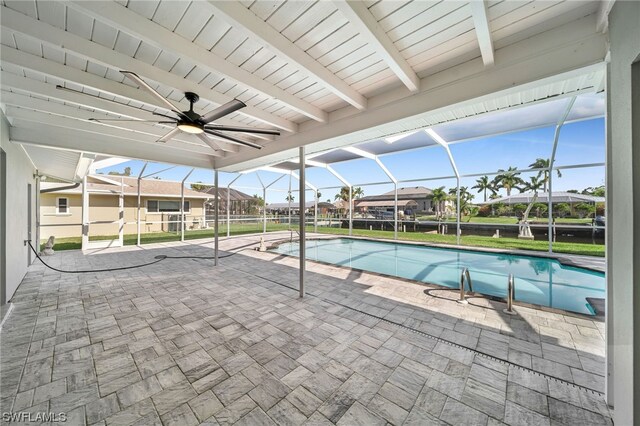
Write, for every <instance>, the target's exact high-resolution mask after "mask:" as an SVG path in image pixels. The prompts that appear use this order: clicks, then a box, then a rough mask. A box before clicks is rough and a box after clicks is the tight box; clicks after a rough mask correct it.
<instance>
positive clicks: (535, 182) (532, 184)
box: [522, 176, 544, 223]
mask: <svg viewBox="0 0 640 426" xmlns="http://www.w3.org/2000/svg"><path fill="white" fill-rule="evenodd" d="M530 179H531V180H530V181H529V182H525V183H524V185H523V186H522V192H525V191H531V192H533V198H532V199H531V201H530V202H529V205H528V206H527V209H526V210H525V211H524V214H523V215H522V222H523V223H524V222H526V221H527V219H529V213H530V212H531V209H532V208H533V205H534V204H535V203H536V201H538V191H540V189H541V188H543V187H544V180H540V176H531V178H530Z"/></svg>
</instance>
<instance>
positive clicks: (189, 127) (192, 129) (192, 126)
mask: <svg viewBox="0 0 640 426" xmlns="http://www.w3.org/2000/svg"><path fill="white" fill-rule="evenodd" d="M178 129H180V130H182V131H183V132H186V133H191V134H192V135H199V134H200V133H204V129H203V127H202V126H199V125H198V124H196V123H188V122H184V121H183V122H178Z"/></svg>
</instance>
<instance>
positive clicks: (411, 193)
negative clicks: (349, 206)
mask: <svg viewBox="0 0 640 426" xmlns="http://www.w3.org/2000/svg"><path fill="white" fill-rule="evenodd" d="M432 195H433V191H432V190H431V189H429V188H425V187H424V186H411V187H404V188H398V201H399V200H417V199H422V198H429V197H431V196H432ZM394 198H395V192H394V191H389V192H385V193H384V194H380V195H369V196H367V197H362V198H359V199H358V200H356V204H358V205H360V204H361V203H362V202H363V201H376V200H378V201H383V200H387V201H388V200H390V201H393V200H394Z"/></svg>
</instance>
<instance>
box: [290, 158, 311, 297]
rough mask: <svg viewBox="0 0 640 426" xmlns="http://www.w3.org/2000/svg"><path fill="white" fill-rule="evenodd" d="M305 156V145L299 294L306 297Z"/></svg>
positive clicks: (301, 181) (301, 197)
mask: <svg viewBox="0 0 640 426" xmlns="http://www.w3.org/2000/svg"><path fill="white" fill-rule="evenodd" d="M304 162H305V157H304V146H301V147H300V179H299V181H298V184H299V189H300V200H299V203H300V231H299V234H300V249H299V251H300V287H299V294H300V297H304V275H305V268H306V262H307V259H306V252H305V249H306V227H305V214H304V209H305V204H306V203H305V196H306V193H305V191H306V188H305V176H304V175H305V164H304ZM289 182H291V177H289Z"/></svg>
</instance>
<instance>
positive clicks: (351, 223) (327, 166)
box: [322, 164, 353, 235]
mask: <svg viewBox="0 0 640 426" xmlns="http://www.w3.org/2000/svg"><path fill="white" fill-rule="evenodd" d="M322 167H324V168H325V169H327V171H328V172H329V173H331V174H332V175H334V176H335V177H336V178H337V179H338V180H339V181H340V182H342V184H343V185H344V186H346V187H348V188H349V235H351V233H352V228H353V217H352V215H351V208H352V206H351V189H352V185H351V184H350V183H349V182H348V181H347V180H346V179H345V178H344V177H342V175H340V173H338V172H336V171H335V170H334V169H333V167H331V166H330V165H328V164H325V165H323V166H322Z"/></svg>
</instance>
